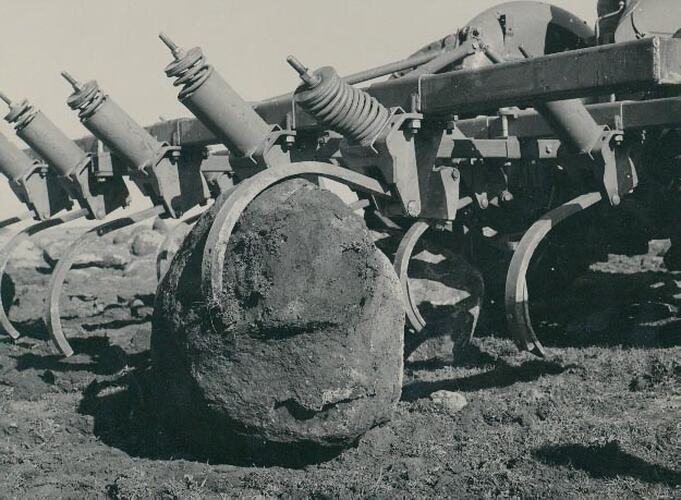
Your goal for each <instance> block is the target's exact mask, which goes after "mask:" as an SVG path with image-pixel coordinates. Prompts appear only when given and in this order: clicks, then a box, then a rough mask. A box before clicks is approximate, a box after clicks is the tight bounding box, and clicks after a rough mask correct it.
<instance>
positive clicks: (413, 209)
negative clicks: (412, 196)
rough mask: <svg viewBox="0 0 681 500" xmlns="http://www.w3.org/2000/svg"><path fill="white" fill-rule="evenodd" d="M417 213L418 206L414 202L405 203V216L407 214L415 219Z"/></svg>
mask: <svg viewBox="0 0 681 500" xmlns="http://www.w3.org/2000/svg"><path fill="white" fill-rule="evenodd" d="M419 212H420V210H419V204H418V203H417V202H416V200H410V201H409V203H407V214H409V216H410V217H416V216H417V215H418V214H419Z"/></svg>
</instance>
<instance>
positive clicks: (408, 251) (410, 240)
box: [393, 221, 430, 332]
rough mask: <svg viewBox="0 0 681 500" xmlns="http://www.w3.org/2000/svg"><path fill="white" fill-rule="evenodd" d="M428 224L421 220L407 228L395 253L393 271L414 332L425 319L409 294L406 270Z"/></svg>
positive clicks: (424, 325) (420, 328)
mask: <svg viewBox="0 0 681 500" xmlns="http://www.w3.org/2000/svg"><path fill="white" fill-rule="evenodd" d="M429 227H430V224H428V223H427V222H423V221H418V222H415V223H414V224H413V225H412V226H411V227H410V228H409V230H408V231H407V232H406V234H405V235H404V237H403V238H402V241H400V245H399V247H398V248H397V252H396V253H395V262H394V264H393V265H394V267H395V272H397V277H398V278H399V279H400V286H401V287H402V296H403V297H404V307H405V310H406V313H407V320H408V321H409V324H410V325H411V327H412V328H413V329H414V331H416V332H420V331H422V330H423V329H424V328H425V327H426V321H425V320H424V319H423V316H421V313H420V312H419V309H418V307H417V305H416V302H415V301H414V297H413V296H412V294H411V288H410V287H409V276H408V275H407V271H408V270H409V261H410V260H411V255H412V253H413V252H414V247H415V246H416V243H417V242H418V240H419V238H421V236H423V233H425V232H426V231H427V230H428V228H429Z"/></svg>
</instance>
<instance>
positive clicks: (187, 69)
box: [159, 33, 213, 99]
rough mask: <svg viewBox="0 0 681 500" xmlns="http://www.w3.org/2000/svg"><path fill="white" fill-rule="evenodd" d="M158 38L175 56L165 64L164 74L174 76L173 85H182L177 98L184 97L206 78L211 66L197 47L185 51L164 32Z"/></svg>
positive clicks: (211, 69) (211, 70)
mask: <svg viewBox="0 0 681 500" xmlns="http://www.w3.org/2000/svg"><path fill="white" fill-rule="evenodd" d="M159 38H160V39H161V40H162V41H163V43H165V44H166V46H167V47H168V48H169V49H170V50H171V52H172V53H173V56H174V57H175V60H174V61H173V62H171V63H170V64H169V65H168V66H166V68H165V74H166V75H167V76H168V77H169V78H176V80H175V81H174V82H173V85H175V86H176V87H179V86H183V89H182V90H181V91H180V93H179V94H178V98H179V99H184V98H185V97H187V96H188V95H190V94H191V93H192V92H194V91H195V90H196V89H198V88H199V87H200V86H201V85H202V84H203V82H205V81H206V80H207V79H208V77H209V76H210V75H211V73H212V72H213V67H212V66H211V65H210V64H207V63H206V57H205V56H204V55H203V52H202V51H201V49H200V48H199V47H194V48H193V49H190V50H189V51H187V52H185V51H184V50H182V49H181V48H180V47H178V46H177V45H176V44H175V43H174V42H173V41H172V40H171V39H170V37H168V35H166V34H165V33H161V34H160V35H159Z"/></svg>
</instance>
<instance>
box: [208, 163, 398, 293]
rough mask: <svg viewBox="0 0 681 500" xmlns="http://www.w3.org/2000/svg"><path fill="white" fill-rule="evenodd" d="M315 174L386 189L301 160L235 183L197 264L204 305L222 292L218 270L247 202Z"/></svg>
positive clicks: (379, 190) (382, 191)
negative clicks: (201, 260) (272, 188)
mask: <svg viewBox="0 0 681 500" xmlns="http://www.w3.org/2000/svg"><path fill="white" fill-rule="evenodd" d="M302 175H316V176H321V177H328V178H330V179H333V180H336V181H339V182H343V183H345V184H348V185H349V186H350V187H353V188H355V189H357V190H359V191H366V192H369V193H371V194H374V195H377V196H388V191H387V189H386V188H385V187H384V186H383V184H381V183H380V182H379V181H377V180H376V179H373V178H371V177H368V176H366V175H363V174H359V173H357V172H353V171H352V170H348V169H346V168H342V167H337V166H335V165H330V164H328V163H320V162H314V161H304V162H300V163H291V164H288V165H281V166H278V167H273V168H269V169H267V170H263V171H262V172H259V173H257V174H256V175H254V176H253V177H250V178H248V179H246V180H245V181H243V182H241V183H240V184H238V185H237V186H236V187H235V188H234V190H233V191H231V193H230V194H229V195H227V196H226V197H225V198H224V202H223V204H222V206H221V207H220V209H219V211H218V213H217V215H216V216H215V220H214V221H213V225H212V226H211V228H210V231H209V233H208V238H207V239H206V246H205V247H204V250H203V262H202V264H201V287H202V292H203V294H204V298H205V299H206V302H207V303H208V304H212V303H218V302H219V300H220V295H221V291H222V279H223V277H222V273H223V269H224V258H225V252H226V250H227V245H228V243H229V238H230V236H231V234H232V231H233V230H234V226H235V225H236V223H237V221H238V220H239V217H240V216H241V214H242V213H243V211H244V210H245V209H246V207H247V206H248V204H249V203H250V202H251V201H253V199H254V198H255V197H256V196H258V195H259V194H260V193H261V192H263V191H264V190H266V189H267V188H269V187H270V186H273V185H274V184H277V183H278V182H281V181H283V180H286V179H290V178H292V177H299V176H302Z"/></svg>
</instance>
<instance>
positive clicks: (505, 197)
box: [501, 190, 513, 203]
mask: <svg viewBox="0 0 681 500" xmlns="http://www.w3.org/2000/svg"><path fill="white" fill-rule="evenodd" d="M501 201H503V202H505V203H508V202H509V201H513V194H511V192H510V191H506V190H504V191H502V192H501Z"/></svg>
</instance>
